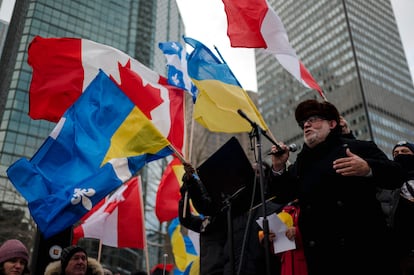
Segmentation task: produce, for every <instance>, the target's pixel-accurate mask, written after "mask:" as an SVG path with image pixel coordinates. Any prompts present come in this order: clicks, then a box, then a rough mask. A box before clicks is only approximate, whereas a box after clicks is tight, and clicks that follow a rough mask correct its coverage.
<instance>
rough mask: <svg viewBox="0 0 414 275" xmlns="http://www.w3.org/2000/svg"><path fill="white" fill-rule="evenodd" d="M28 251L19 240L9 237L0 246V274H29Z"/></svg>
mask: <svg viewBox="0 0 414 275" xmlns="http://www.w3.org/2000/svg"><path fill="white" fill-rule="evenodd" d="M28 263H29V251H28V250H27V248H26V246H25V245H24V244H23V243H22V242H21V241H19V240H16V239H11V240H7V241H5V242H4V243H3V244H2V245H1V246H0V275H22V274H30V272H29V269H28V267H27V265H28Z"/></svg>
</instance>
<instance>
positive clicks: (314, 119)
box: [299, 116, 326, 130]
mask: <svg viewBox="0 0 414 275" xmlns="http://www.w3.org/2000/svg"><path fill="white" fill-rule="evenodd" d="M320 120H326V118H324V117H322V116H310V117H308V118H307V119H304V120H302V121H301V122H299V127H300V128H302V130H303V128H305V123H306V122H309V123H315V122H317V121H320Z"/></svg>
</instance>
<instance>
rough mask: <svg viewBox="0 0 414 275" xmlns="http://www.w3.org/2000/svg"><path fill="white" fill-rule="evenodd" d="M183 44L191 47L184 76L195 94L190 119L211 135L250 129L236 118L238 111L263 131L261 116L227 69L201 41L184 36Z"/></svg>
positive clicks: (239, 117) (246, 122) (244, 122)
mask: <svg viewBox="0 0 414 275" xmlns="http://www.w3.org/2000/svg"><path fill="white" fill-rule="evenodd" d="M184 41H185V42H186V43H187V44H189V45H191V46H192V47H193V48H194V49H193V51H192V52H191V53H190V55H189V58H188V61H187V62H188V63H187V65H188V74H189V75H190V77H191V79H192V80H193V82H194V84H195V85H196V86H197V88H198V91H199V93H198V96H197V100H196V103H195V105H194V112H193V118H194V119H195V120H196V121H197V122H198V123H199V124H200V125H202V126H203V127H205V128H207V129H209V130H210V131H213V132H224V133H241V132H250V131H251V129H252V126H251V124H250V123H249V122H248V121H247V120H245V119H244V118H242V117H241V116H240V115H239V113H238V110H239V109H240V110H242V111H243V112H244V113H245V114H246V115H247V116H248V117H249V118H250V119H251V120H252V121H253V122H255V123H256V124H257V125H259V126H260V127H261V128H262V129H264V130H267V129H268V127H267V125H266V123H265V122H264V120H263V118H262V116H261V114H260V113H259V111H258V110H257V108H256V106H255V105H254V103H253V102H252V100H251V99H250V97H249V95H248V94H247V92H246V91H245V90H244V89H243V88H242V87H241V86H240V84H239V82H238V81H237V79H236V78H235V77H234V75H233V73H232V72H231V70H230V68H229V66H228V65H227V64H225V63H223V62H221V61H220V60H219V59H218V58H217V57H216V56H215V55H214V54H213V53H212V52H211V51H210V49H209V48H207V47H206V46H205V45H204V44H202V43H201V42H199V41H197V40H195V39H192V38H189V37H184Z"/></svg>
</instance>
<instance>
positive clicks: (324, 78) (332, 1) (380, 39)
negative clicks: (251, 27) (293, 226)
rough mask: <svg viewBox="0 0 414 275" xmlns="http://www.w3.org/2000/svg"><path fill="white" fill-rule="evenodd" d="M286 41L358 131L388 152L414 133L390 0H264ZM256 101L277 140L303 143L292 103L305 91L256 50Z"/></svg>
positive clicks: (413, 97) (309, 93)
mask: <svg viewBox="0 0 414 275" xmlns="http://www.w3.org/2000/svg"><path fill="white" fill-rule="evenodd" d="M269 3H270V4H271V6H272V7H273V8H274V9H275V11H276V12H277V14H278V15H279V16H280V18H281V20H282V22H283V24H284V26H285V28H286V31H287V34H288V36H289V40H290V43H291V45H292V47H293V48H294V49H295V50H296V53H297V55H298V57H299V59H300V60H301V61H302V62H303V64H304V65H305V66H306V67H307V69H308V70H309V71H310V73H311V74H312V75H313V77H314V78H315V80H316V81H317V82H318V83H319V85H320V86H321V87H322V89H323V90H324V92H325V95H326V97H327V99H328V101H330V102H332V103H333V104H335V105H336V106H337V107H338V109H339V111H340V113H341V114H342V115H344V117H345V118H346V119H347V120H348V122H349V123H350V127H351V128H352V130H353V131H354V133H355V135H356V136H357V138H359V139H365V140H374V141H375V142H376V143H377V144H378V146H379V147H380V148H381V149H383V150H384V152H385V153H387V154H388V155H389V156H391V150H392V147H393V145H394V144H395V143H396V142H398V141H399V140H411V141H412V140H413V137H414V121H413V119H412V118H413V109H414V87H413V82H412V79H411V76H410V73H409V69H408V64H407V61H406V58H405V55H404V50H403V47H402V43H401V39H400V36H399V32H398V28H397V24H396V21H395V17H394V13H393V9H392V6H391V3H390V1H389V0H366V1H365V0H312V1H308V0H283V1H282V0H280V1H279V0H270V1H269ZM256 67H257V80H258V92H259V109H260V111H261V113H262V114H263V117H264V119H265V120H266V122H267V123H268V125H269V127H270V128H271V131H272V133H273V134H274V136H275V137H276V138H277V139H278V140H282V141H284V142H286V143H287V144H289V143H298V144H302V142H303V138H302V131H301V130H300V129H299V127H297V126H296V121H295V119H294V110H295V107H296V105H297V104H298V103H299V102H300V101H302V100H304V99H307V98H317V99H320V100H322V98H321V97H320V96H319V94H318V92H316V91H314V90H310V89H306V88H305V87H303V86H302V85H301V84H300V83H299V82H298V81H297V80H295V79H293V77H292V76H291V75H290V74H289V73H287V72H286V71H285V70H284V69H283V68H282V67H281V65H280V64H279V63H278V62H277V60H276V59H270V58H268V56H267V55H266V54H265V53H263V52H262V51H260V50H256Z"/></svg>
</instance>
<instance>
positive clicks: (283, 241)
mask: <svg viewBox="0 0 414 275" xmlns="http://www.w3.org/2000/svg"><path fill="white" fill-rule="evenodd" d="M267 220H268V223H269V231H270V232H273V233H275V234H276V238H275V240H274V241H273V250H274V252H275V254H277V253H280V252H283V251H287V250H292V249H295V248H296V243H295V240H292V241H291V240H289V239H288V238H287V237H286V231H287V226H286V224H284V223H283V222H282V220H281V219H280V218H279V217H278V215H276V213H273V214H272V215H269V216H267ZM256 222H257V223H258V224H259V225H260V227H261V228H263V217H260V218H258V219H257V220H256ZM270 232H269V233H270Z"/></svg>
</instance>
